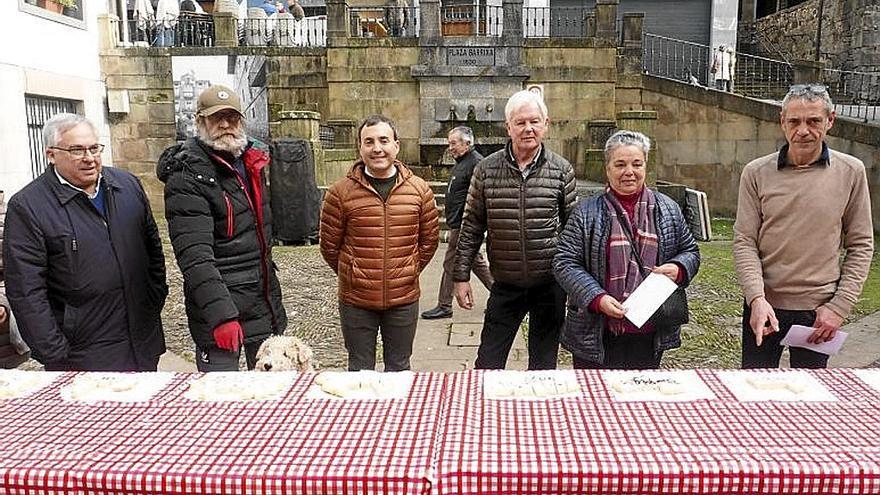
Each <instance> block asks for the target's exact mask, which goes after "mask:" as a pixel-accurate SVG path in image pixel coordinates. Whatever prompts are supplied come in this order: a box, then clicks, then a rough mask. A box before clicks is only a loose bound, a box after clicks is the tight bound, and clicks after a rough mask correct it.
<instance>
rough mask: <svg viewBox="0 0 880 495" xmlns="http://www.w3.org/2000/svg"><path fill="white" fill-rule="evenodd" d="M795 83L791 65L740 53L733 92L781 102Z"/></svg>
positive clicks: (735, 70) (734, 71) (737, 58)
mask: <svg viewBox="0 0 880 495" xmlns="http://www.w3.org/2000/svg"><path fill="white" fill-rule="evenodd" d="M793 82H794V69H793V68H792V66H791V64H790V63H788V62H784V61H781V60H774V59H772V58H765V57H758V56H755V55H748V54H745V53H740V54H737V55H736V65H735V66H734V70H733V91H734V92H735V93H738V94H741V95H743V96H751V97H752V98H761V99H765V100H767V99H770V100H781V99H782V97H784V96H785V93H787V92H788V88H789V87H791V85H792V83H793Z"/></svg>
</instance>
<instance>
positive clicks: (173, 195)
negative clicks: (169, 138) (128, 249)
mask: <svg viewBox="0 0 880 495" xmlns="http://www.w3.org/2000/svg"><path fill="white" fill-rule="evenodd" d="M196 129H197V131H198V136H197V137H193V138H189V139H188V140H187V141H186V142H184V143H183V144H179V145H175V146H172V147H170V148H168V149H167V150H165V151H164V152H163V153H162V156H161V158H159V164H158V167H157V169H156V174H157V175H158V177H159V179H160V180H161V181H162V182H164V183H165V218H166V219H167V220H168V228H169V234H170V237H171V245H172V246H173V247H174V254H175V256H176V258H177V264H178V266H179V267H180V271H181V272H182V273H183V285H184V294H185V303H186V314H187V318H188V321H189V330H190V333H191V334H192V337H193V340H194V341H195V344H196V365H197V367H198V369H199V371H236V370H238V368H239V367H238V363H239V357H240V353H241V347H244V351H245V359H246V361H247V367H248V369H253V368H254V365H255V364H256V354H257V350H258V349H259V347H260V344H261V343H262V342H263V341H264V340H266V339H267V338H268V337H269V336H271V335H273V334H282V333H284V329H285V328H286V326H287V314H286V313H285V310H284V306H282V304H281V286H280V285H279V283H278V278H277V277H276V275H275V263H274V262H273V261H272V217H271V210H270V208H269V191H268V177H269V170H268V165H269V162H270V155H269V150H268V147H267V146H266V145H265V144H263V143H261V142H259V141H256V140H254V139H248V137H247V136H246V135H245V131H244V116H243V115H242V113H241V100H240V99H239V97H238V95H237V94H236V93H235V92H234V91H233V90H231V89H229V88H227V87H225V86H221V85H215V86H211V87H209V88H208V89H206V90H204V91H203V92H202V94H201V95H199V99H198V106H197V111H196Z"/></svg>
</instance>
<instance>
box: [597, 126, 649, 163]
mask: <svg viewBox="0 0 880 495" xmlns="http://www.w3.org/2000/svg"><path fill="white" fill-rule="evenodd" d="M621 146H636V147H638V148H639V149H641V150H642V153H644V154H645V160H647V159H648V152H649V151H651V140H650V139H649V138H648V136H645V135H644V134H642V133H641V132H636V131H627V130H619V131H617V132H615V133H614V134H612V135H611V137H610V138H608V141H605V163H606V164H608V163H610V162H611V154H612V153H614V150H615V149H617V148H619V147H621Z"/></svg>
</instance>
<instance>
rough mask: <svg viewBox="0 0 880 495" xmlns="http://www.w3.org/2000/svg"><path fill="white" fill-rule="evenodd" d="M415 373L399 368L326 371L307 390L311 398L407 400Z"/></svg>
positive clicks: (307, 394) (308, 397) (307, 395)
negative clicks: (386, 370)
mask: <svg viewBox="0 0 880 495" xmlns="http://www.w3.org/2000/svg"><path fill="white" fill-rule="evenodd" d="M414 379H415V373H413V372H412V371H398V372H394V373H379V372H376V371H372V370H364V371H324V372H322V373H321V374H319V375H318V376H316V377H315V383H313V384H312V386H311V387H309V389H308V391H307V392H306V398H307V399H333V400H391V399H404V398H406V397H407V396H408V395H409V391H410V389H411V388H412V384H413V380H414Z"/></svg>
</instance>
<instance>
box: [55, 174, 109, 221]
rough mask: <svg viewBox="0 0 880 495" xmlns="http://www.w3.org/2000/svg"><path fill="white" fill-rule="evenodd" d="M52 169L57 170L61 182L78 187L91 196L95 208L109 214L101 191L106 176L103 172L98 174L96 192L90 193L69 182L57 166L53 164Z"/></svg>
mask: <svg viewBox="0 0 880 495" xmlns="http://www.w3.org/2000/svg"><path fill="white" fill-rule="evenodd" d="M52 171H53V172H55V176H56V177H58V181H59V182H61V183H62V184H64V185H65V186H67V187H70V188H72V189H76V190H77V191H79V192H81V193H83V194H85V195H86V197H87V198H89V201H91V202H92V204H93V205H95V209H97V210H98V211H99V212H100V213H101V215H103V216H107V208H106V205H105V203H104V195H103V194H102V193H101V179H102V178H104V175H103V174H100V175H98V182H97V183H96V184H95V193H94V194H89V193H88V192H86V190H85V189H80V188H79V187H76V186H74V185H73V184H71V183H70V182H68V180H67V179H65V178H64V177H62V176H61V174H59V173H58V169H57V168H56V167H54V166H53V167H52Z"/></svg>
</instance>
